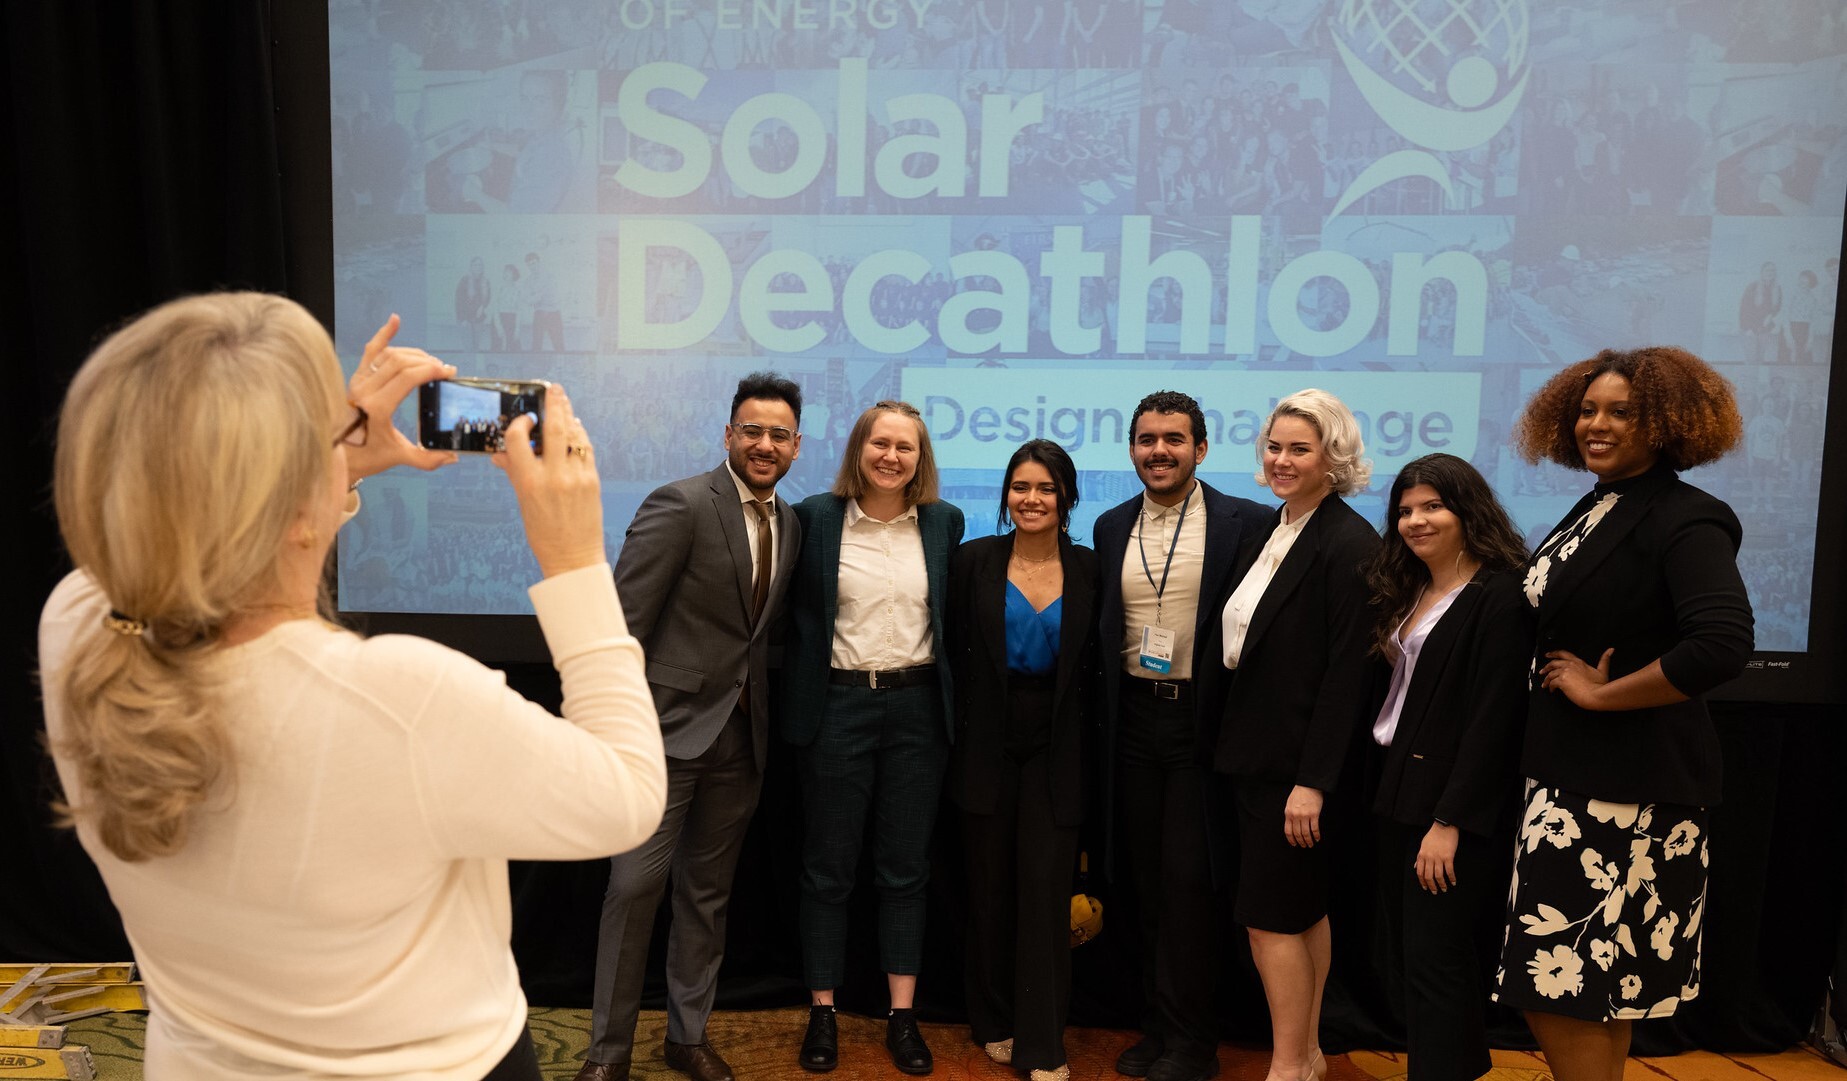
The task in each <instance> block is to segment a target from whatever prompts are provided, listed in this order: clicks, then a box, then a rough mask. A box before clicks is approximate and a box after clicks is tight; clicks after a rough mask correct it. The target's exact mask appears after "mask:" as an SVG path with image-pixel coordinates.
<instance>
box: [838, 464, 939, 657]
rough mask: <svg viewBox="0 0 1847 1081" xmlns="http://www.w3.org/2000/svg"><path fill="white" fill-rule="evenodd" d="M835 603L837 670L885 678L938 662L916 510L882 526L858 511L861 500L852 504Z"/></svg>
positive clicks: (845, 527)
mask: <svg viewBox="0 0 1847 1081" xmlns="http://www.w3.org/2000/svg"><path fill="white" fill-rule="evenodd" d="M835 598H836V600H837V601H838V602H839V610H838V611H837V612H836V613H835V615H834V651H833V660H832V662H831V663H832V664H833V666H834V667H835V668H850V669H853V670H855V671H860V672H867V671H885V670H888V669H893V668H910V667H913V666H915V665H919V664H931V663H933V662H934V661H935V660H936V644H935V641H934V635H933V633H932V632H931V630H930V575H929V571H928V570H927V569H926V568H925V566H924V550H923V532H922V530H921V528H920V524H919V522H918V519H917V508H916V507H914V506H913V507H908V508H906V509H905V511H904V513H903V514H900V515H898V516H897V517H896V518H893V519H892V520H891V521H889V522H881V521H879V520H878V519H877V518H871V517H868V516H867V515H866V512H865V511H863V510H860V509H859V501H858V500H856V499H855V500H849V501H848V502H847V508H846V522H845V523H844V524H843V526H842V528H841V530H840V575H839V579H838V585H837V586H836V590H835Z"/></svg>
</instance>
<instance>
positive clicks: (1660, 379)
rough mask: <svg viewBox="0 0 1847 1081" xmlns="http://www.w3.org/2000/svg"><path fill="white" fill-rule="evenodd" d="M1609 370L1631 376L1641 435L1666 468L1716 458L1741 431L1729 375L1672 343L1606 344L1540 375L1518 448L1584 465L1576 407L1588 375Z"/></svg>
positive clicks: (1532, 456)
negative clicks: (1598, 350) (1566, 365)
mask: <svg viewBox="0 0 1847 1081" xmlns="http://www.w3.org/2000/svg"><path fill="white" fill-rule="evenodd" d="M1612 373H1613V374H1616V375H1620V376H1622V377H1623V378H1624V379H1627V380H1628V381H1629V391H1630V397H1629V404H1630V405H1631V406H1632V407H1634V409H1635V411H1636V424H1637V427H1638V428H1639V429H1640V430H1641V434H1642V438H1643V440H1644V441H1645V442H1646V443H1647V444H1648V446H1649V447H1651V448H1653V449H1654V450H1655V451H1657V452H1659V453H1660V455H1661V460H1662V461H1664V462H1666V463H1667V464H1668V466H1669V467H1670V468H1673V469H1692V468H1693V467H1694V466H1696V465H1704V464H1706V463H1707V462H1712V461H1717V460H1718V459H1719V458H1721V457H1723V456H1724V455H1725V454H1726V452H1727V451H1730V450H1731V449H1732V448H1733V447H1736V446H1737V445H1738V440H1739V439H1741V438H1743V436H1744V419H1743V418H1742V417H1740V416H1739V415H1738V403H1737V401H1736V400H1735V399H1734V398H1733V396H1732V385H1731V383H1730V382H1728V381H1727V380H1726V378H1725V377H1724V376H1722V375H1720V374H1719V373H1718V372H1716V371H1714V370H1713V369H1712V366H1711V365H1709V364H1707V363H1706V362H1705V361H1703V360H1701V359H1700V358H1698V357H1696V356H1694V355H1693V354H1692V353H1689V352H1687V351H1686V350H1685V349H1678V348H1675V347H1674V346H1671V345H1651V346H1648V347H1646V348H1643V349H1633V350H1628V351H1618V350H1615V349H1605V350H1604V351H1603V352H1601V353H1598V354H1597V355H1596V356H1594V357H1592V358H1590V359H1589V360H1580V361H1578V362H1577V363H1576V364H1573V365H1572V366H1571V367H1569V368H1566V369H1565V370H1564V371H1562V372H1559V373H1558V374H1557V375H1555V376H1553V377H1552V378H1551V379H1548V380H1546V382H1545V385H1544V386H1542V387H1540V388H1539V390H1538V391H1537V392H1535V393H1534V394H1533V397H1532V400H1531V401H1529V402H1527V403H1526V409H1525V410H1524V411H1523V412H1522V413H1521V414H1520V420H1519V422H1518V424H1517V425H1516V426H1515V428H1514V446H1515V447H1516V448H1517V449H1518V450H1519V451H1520V454H1521V456H1522V457H1524V458H1525V459H1526V460H1527V461H1529V462H1537V461H1538V460H1539V459H1541V458H1546V459H1549V460H1551V461H1554V462H1557V463H1558V464H1559V465H1562V466H1566V467H1567V468H1570V469H1583V468H1585V466H1584V456H1583V455H1582V454H1581V453H1579V451H1578V435H1577V424H1578V411H1579V409H1580V407H1581V406H1582V405H1583V402H1584V392H1585V390H1586V389H1588V388H1589V387H1590V385H1591V382H1592V381H1593V380H1595V379H1596V378H1597V377H1598V376H1601V375H1609V374H1612Z"/></svg>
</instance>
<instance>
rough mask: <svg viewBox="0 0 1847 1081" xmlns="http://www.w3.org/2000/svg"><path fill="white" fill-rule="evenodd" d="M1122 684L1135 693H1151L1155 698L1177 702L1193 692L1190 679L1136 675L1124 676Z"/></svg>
mask: <svg viewBox="0 0 1847 1081" xmlns="http://www.w3.org/2000/svg"><path fill="white" fill-rule="evenodd" d="M1122 685H1123V687H1124V688H1125V689H1128V688H1133V689H1134V690H1135V692H1136V693H1137V694H1152V695H1154V696H1155V697H1156V698H1161V699H1165V700H1167V701H1169V702H1178V701H1180V699H1182V698H1184V697H1187V696H1188V695H1191V694H1192V693H1193V681H1192V680H1190V679H1142V678H1140V677H1138V676H1124V677H1122Z"/></svg>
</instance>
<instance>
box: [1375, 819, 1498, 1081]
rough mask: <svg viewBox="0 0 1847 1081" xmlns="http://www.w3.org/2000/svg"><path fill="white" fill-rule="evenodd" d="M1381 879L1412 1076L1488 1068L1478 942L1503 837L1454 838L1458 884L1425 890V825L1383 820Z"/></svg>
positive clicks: (1494, 890) (1464, 1079) (1450, 1076)
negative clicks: (1421, 859)
mask: <svg viewBox="0 0 1847 1081" xmlns="http://www.w3.org/2000/svg"><path fill="white" fill-rule="evenodd" d="M1378 828H1379V858H1380V861H1381V864H1382V866H1381V867H1380V873H1379V883H1380V892H1381V893H1382V894H1384V895H1385V898H1384V899H1385V901H1386V905H1385V907H1386V911H1387V913H1388V917H1389V919H1390V920H1391V922H1392V926H1391V927H1390V929H1389V930H1390V933H1389V934H1388V935H1387V936H1386V937H1387V941H1388V951H1389V953H1390V963H1391V966H1392V967H1391V972H1392V974H1393V975H1394V976H1398V977H1400V978H1401V980H1402V983H1401V986H1402V988H1403V991H1404V1012H1405V1045H1406V1057H1407V1059H1408V1060H1409V1066H1408V1071H1409V1081H1473V1079H1474V1078H1477V1077H1480V1076H1481V1075H1482V1074H1485V1073H1487V1072H1488V1070H1489V1068H1490V1066H1491V1065H1492V1063H1491V1062H1490V1061H1489V1058H1488V1028H1487V1025H1488V1021H1487V1011H1488V990H1489V985H1488V971H1487V969H1486V968H1484V967H1483V966H1484V959H1483V957H1482V956H1481V953H1480V951H1479V950H1478V949H1477V947H1476V939H1477V937H1478V934H1477V932H1478V931H1479V929H1480V927H1481V924H1482V921H1483V918H1484V915H1485V914H1487V913H1489V912H1491V911H1498V909H1499V907H1500V903H1499V902H1500V898H1501V896H1502V894H1504V893H1505V892H1506V889H1507V861H1506V859H1505V858H1504V856H1505V853H1504V852H1503V851H1502V850H1503V849H1505V848H1506V847H1507V841H1506V839H1505V838H1500V839H1496V840H1490V839H1488V838H1486V837H1480V836H1477V835H1475V834H1473V833H1470V832H1468V831H1467V830H1463V831H1462V837H1461V840H1460V841H1459V842H1458V843H1457V845H1456V884H1455V885H1454V886H1451V887H1450V888H1449V889H1448V890H1447V891H1446V892H1443V893H1428V892H1426V891H1425V890H1424V888H1423V887H1422V886H1420V885H1419V884H1418V881H1417V867H1416V864H1417V850H1418V847H1419V846H1420V845H1421V844H1423V840H1424V834H1425V833H1426V832H1428V831H1429V829H1430V827H1429V826H1427V825H1426V826H1406V825H1402V824H1400V823H1397V822H1388V821H1384V820H1380V821H1379V822H1378Z"/></svg>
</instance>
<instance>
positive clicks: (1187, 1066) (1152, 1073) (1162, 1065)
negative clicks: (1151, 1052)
mask: <svg viewBox="0 0 1847 1081" xmlns="http://www.w3.org/2000/svg"><path fill="white" fill-rule="evenodd" d="M1218 1072H1219V1060H1218V1056H1217V1055H1214V1056H1212V1057H1211V1058H1208V1059H1205V1060H1203V1061H1202V1060H1199V1059H1195V1058H1193V1057H1191V1056H1189V1055H1180V1054H1172V1055H1162V1056H1161V1057H1160V1058H1158V1059H1156V1060H1155V1062H1154V1065H1152V1066H1150V1067H1148V1081H1206V1079H1207V1078H1210V1077H1217V1076H1218Z"/></svg>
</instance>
